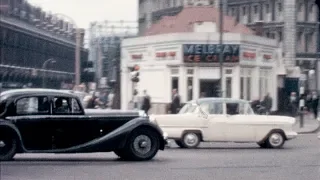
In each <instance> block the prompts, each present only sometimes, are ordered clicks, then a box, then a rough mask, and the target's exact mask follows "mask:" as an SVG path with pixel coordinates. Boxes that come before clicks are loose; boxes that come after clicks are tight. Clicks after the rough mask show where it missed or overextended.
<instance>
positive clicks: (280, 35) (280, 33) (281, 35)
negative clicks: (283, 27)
mask: <svg viewBox="0 0 320 180" xmlns="http://www.w3.org/2000/svg"><path fill="white" fill-rule="evenodd" d="M282 40H283V34H282V31H279V42H282Z"/></svg>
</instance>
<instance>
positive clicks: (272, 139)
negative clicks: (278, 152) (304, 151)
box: [266, 132, 285, 149]
mask: <svg viewBox="0 0 320 180" xmlns="http://www.w3.org/2000/svg"><path fill="white" fill-rule="evenodd" d="M284 143H285V137H284V135H283V134H282V133H280V132H273V133H271V134H270V135H269V137H268V139H267V140H266V144H267V146H268V147H269V148H274V149H279V148H282V147H283V145H284Z"/></svg>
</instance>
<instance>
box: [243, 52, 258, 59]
mask: <svg viewBox="0 0 320 180" xmlns="http://www.w3.org/2000/svg"><path fill="white" fill-rule="evenodd" d="M243 57H244V58H248V59H255V58H256V53H251V52H243Z"/></svg>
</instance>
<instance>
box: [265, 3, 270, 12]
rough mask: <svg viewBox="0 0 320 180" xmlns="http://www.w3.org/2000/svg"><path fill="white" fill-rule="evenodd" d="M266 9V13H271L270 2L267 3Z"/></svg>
mask: <svg viewBox="0 0 320 180" xmlns="http://www.w3.org/2000/svg"><path fill="white" fill-rule="evenodd" d="M265 10H266V13H270V5H269V4H266V5H265Z"/></svg>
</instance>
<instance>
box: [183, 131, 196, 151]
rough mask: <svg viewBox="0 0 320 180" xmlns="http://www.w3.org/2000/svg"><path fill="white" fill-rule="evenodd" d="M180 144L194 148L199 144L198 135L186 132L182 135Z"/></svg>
mask: <svg viewBox="0 0 320 180" xmlns="http://www.w3.org/2000/svg"><path fill="white" fill-rule="evenodd" d="M181 144H182V146H183V147H184V148H196V147H198V146H199V144H200V136H199V134H197V133H194V132H187V133H185V134H184V135H183V138H182V141H181Z"/></svg>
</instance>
